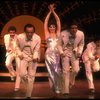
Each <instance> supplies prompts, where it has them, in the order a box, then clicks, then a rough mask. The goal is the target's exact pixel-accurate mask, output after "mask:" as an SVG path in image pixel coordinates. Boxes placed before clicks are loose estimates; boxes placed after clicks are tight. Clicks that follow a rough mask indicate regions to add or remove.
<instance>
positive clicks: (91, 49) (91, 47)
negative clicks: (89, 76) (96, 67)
mask: <svg viewBox="0 0 100 100" xmlns="http://www.w3.org/2000/svg"><path fill="white" fill-rule="evenodd" d="M95 53H96V45H95V43H94V42H90V43H88V44H87V47H86V49H85V51H84V52H83V55H82V59H83V62H86V61H88V60H89V59H91V60H94V59H95V56H94V54H95Z"/></svg>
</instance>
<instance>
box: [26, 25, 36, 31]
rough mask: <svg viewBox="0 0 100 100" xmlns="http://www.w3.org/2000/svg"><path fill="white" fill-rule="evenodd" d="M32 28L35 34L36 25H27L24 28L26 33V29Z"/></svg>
mask: <svg viewBox="0 0 100 100" xmlns="http://www.w3.org/2000/svg"><path fill="white" fill-rule="evenodd" d="M31 27H33V29H34V32H35V27H34V25H32V24H26V25H25V26H24V31H26V28H31Z"/></svg>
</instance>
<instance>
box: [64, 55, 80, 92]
mask: <svg viewBox="0 0 100 100" xmlns="http://www.w3.org/2000/svg"><path fill="white" fill-rule="evenodd" d="M70 62H71V67H72V71H70ZM62 67H63V80H64V83H63V89H62V92H63V93H69V88H70V84H71V85H74V83H75V77H76V75H77V74H78V72H79V70H80V67H79V59H75V58H74V57H71V58H69V57H67V56H65V57H63V58H62Z"/></svg>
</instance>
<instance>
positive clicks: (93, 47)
mask: <svg viewBox="0 0 100 100" xmlns="http://www.w3.org/2000/svg"><path fill="white" fill-rule="evenodd" d="M82 59H83V62H84V65H85V70H86V77H87V80H88V86H89V92H90V93H95V87H94V83H93V75H92V72H93V68H92V67H95V66H92V64H93V62H94V61H95V60H97V59H98V60H99V59H100V39H95V40H94V41H92V42H90V43H88V44H87V47H86V49H85V51H84V53H83V55H82Z"/></svg>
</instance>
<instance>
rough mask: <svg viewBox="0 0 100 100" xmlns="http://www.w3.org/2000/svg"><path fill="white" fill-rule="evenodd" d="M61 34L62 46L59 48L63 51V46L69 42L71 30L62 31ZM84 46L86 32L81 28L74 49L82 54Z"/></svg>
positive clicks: (77, 33)
mask: <svg viewBox="0 0 100 100" xmlns="http://www.w3.org/2000/svg"><path fill="white" fill-rule="evenodd" d="M60 35H61V37H60V39H61V45H62V48H61V47H59V48H60V49H59V50H60V53H63V49H64V47H63V46H64V45H66V44H67V43H68V41H69V36H70V32H68V31H67V30H64V31H62V32H61V34H60ZM83 47H84V33H83V32H82V31H80V30H77V32H76V37H75V41H74V48H73V50H74V51H76V52H77V53H80V54H82V52H83Z"/></svg>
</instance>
